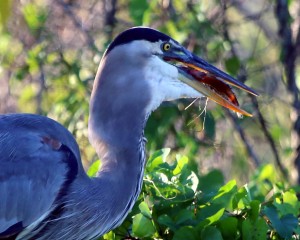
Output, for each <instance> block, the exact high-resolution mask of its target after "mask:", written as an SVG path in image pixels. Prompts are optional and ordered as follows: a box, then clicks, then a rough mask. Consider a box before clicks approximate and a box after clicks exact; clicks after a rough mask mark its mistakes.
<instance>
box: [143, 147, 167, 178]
mask: <svg viewBox="0 0 300 240" xmlns="http://www.w3.org/2000/svg"><path fill="white" fill-rule="evenodd" d="M169 153H170V148H164V149H161V150H159V151H156V152H154V153H153V154H152V155H151V157H150V158H149V159H148V162H147V171H148V172H152V171H155V170H157V169H159V168H161V165H162V164H163V163H165V161H166V158H167V156H168V155H169Z"/></svg>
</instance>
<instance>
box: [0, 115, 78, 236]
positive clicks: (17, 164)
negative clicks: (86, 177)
mask: <svg viewBox="0 0 300 240" xmlns="http://www.w3.org/2000/svg"><path fill="white" fill-rule="evenodd" d="M60 138H61V139H60ZM74 142H75V141H74V139H73V137H72V136H71V134H70V133H68V132H67V130H66V129H64V128H63V127H62V126H61V125H59V124H57V123H55V122H54V121H53V120H50V119H48V118H45V117H40V116H34V115H15V114H14V115H4V116H0V238H1V237H4V236H11V235H15V234H17V233H19V232H20V231H22V230H23V229H24V228H26V227H28V226H30V225H31V226H33V225H37V224H38V223H39V222H41V221H43V219H44V218H46V217H47V216H48V215H49V214H50V213H51V211H52V210H54V209H55V207H56V205H57V201H59V198H60V197H61V196H60V195H62V194H64V193H65V192H66V190H67V188H68V186H69V184H70V183H71V182H72V181H73V179H74V178H75V177H76V175H77V172H78V161H80V159H79V160H78V158H77V157H76V156H78V155H79V151H78V149H77V148H78V147H77V144H76V143H75V147H74ZM68 143H70V144H71V148H73V149H75V150H76V151H75V153H74V152H73V151H72V150H71V149H70V148H69V147H68V145H67V144H68ZM70 156H71V157H70Z"/></svg>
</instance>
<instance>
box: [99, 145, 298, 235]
mask: <svg viewBox="0 0 300 240" xmlns="http://www.w3.org/2000/svg"><path fill="white" fill-rule="evenodd" d="M169 152H170V149H162V150H160V151H157V152H155V153H154V154H153V155H152V156H151V157H150V159H149V160H148V163H147V166H146V173H145V177H144V186H143V191H142V194H141V195H140V198H139V200H138V202H137V203H136V205H135V207H134V209H133V211H132V212H131V213H130V215H129V216H128V217H127V219H126V221H125V222H124V223H123V224H122V225H121V226H120V227H119V228H117V229H116V230H114V231H113V232H110V233H108V234H106V235H105V236H103V238H101V239H124V237H125V236H127V238H126V239H130V238H129V237H132V238H131V239H135V238H138V239H174V240H181V239H189V240H193V239H194V240H199V239H216V240H219V239H220V240H221V239H246V240H250V239H256V240H259V239H261V240H265V239H273V240H275V239H299V234H300V226H299V223H298V217H299V214H300V202H299V201H298V199H297V196H296V193H295V189H293V188H289V187H286V186H285V184H284V183H282V182H278V181H276V179H275V178H274V171H275V169H274V167H273V166H272V165H265V166H262V167H261V168H260V169H258V170H257V171H256V173H255V175H254V176H253V179H252V180H251V181H250V182H249V183H248V184H246V185H244V186H241V187H239V186H237V184H236V181H235V180H231V181H229V182H227V183H226V184H224V178H223V175H222V173H221V172H220V171H218V170H213V171H211V172H209V173H208V174H206V175H203V176H200V175H198V174H197V169H194V168H193V167H191V166H190V165H189V161H188V158H187V157H185V156H180V155H177V156H176V160H175V161H174V162H171V163H170V162H169V159H168V155H169Z"/></svg>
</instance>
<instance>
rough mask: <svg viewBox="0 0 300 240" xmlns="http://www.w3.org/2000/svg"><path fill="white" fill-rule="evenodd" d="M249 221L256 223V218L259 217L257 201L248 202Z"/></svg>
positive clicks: (258, 203)
mask: <svg viewBox="0 0 300 240" xmlns="http://www.w3.org/2000/svg"><path fill="white" fill-rule="evenodd" d="M250 207H251V209H250V212H249V214H250V216H249V217H250V219H251V220H252V221H253V222H254V221H256V219H257V218H258V216H259V213H260V202H259V201H257V200H253V201H251V202H250Z"/></svg>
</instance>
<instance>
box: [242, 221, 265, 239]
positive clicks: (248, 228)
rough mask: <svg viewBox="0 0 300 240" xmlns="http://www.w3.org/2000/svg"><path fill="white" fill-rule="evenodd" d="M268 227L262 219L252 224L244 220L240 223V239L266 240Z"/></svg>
mask: <svg viewBox="0 0 300 240" xmlns="http://www.w3.org/2000/svg"><path fill="white" fill-rule="evenodd" d="M267 231H268V225H267V224H266V222H265V220H264V219H263V218H259V219H257V220H256V221H255V222H252V221H251V220H250V219H246V220H245V221H243V223H242V239H243V240H265V239H267Z"/></svg>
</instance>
